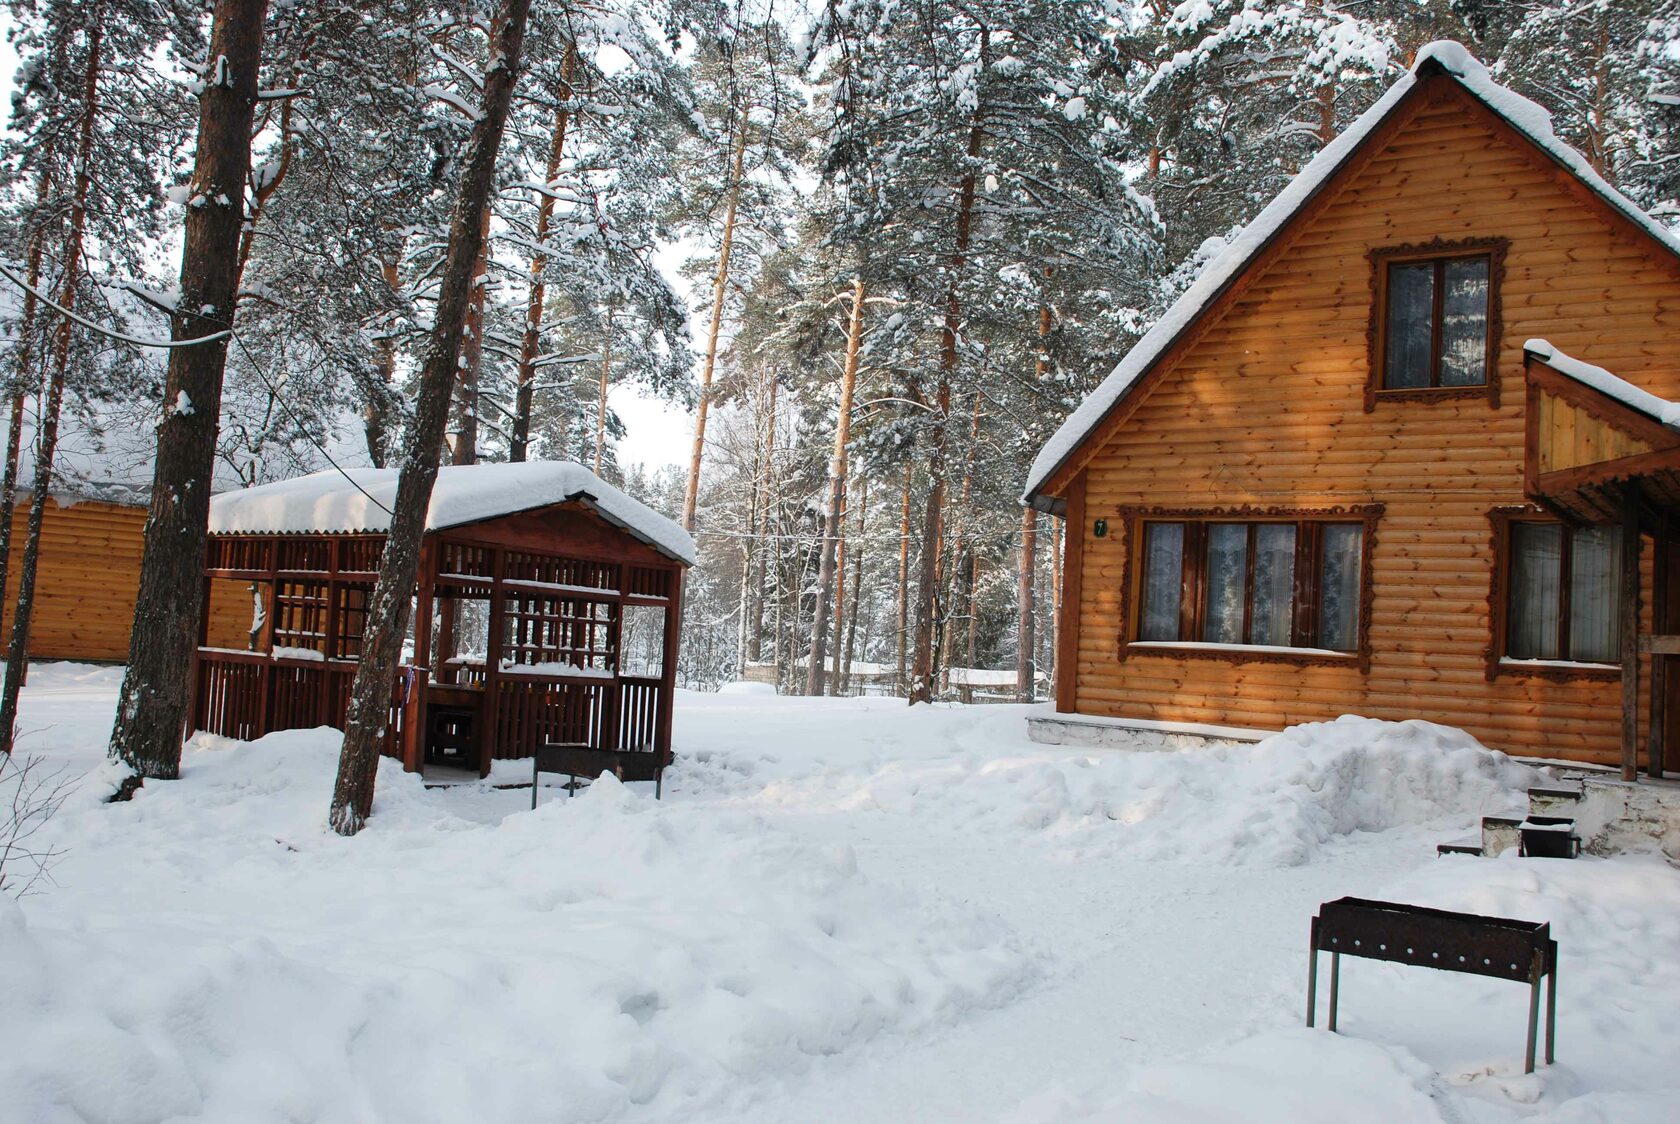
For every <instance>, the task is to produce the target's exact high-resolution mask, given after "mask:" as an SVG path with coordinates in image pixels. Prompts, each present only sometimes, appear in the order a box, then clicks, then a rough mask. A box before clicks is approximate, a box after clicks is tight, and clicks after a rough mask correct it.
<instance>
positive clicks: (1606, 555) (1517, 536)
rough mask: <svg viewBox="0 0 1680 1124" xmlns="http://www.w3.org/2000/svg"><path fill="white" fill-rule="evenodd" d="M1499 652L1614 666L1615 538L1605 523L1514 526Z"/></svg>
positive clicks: (1617, 622)
mask: <svg viewBox="0 0 1680 1124" xmlns="http://www.w3.org/2000/svg"><path fill="white" fill-rule="evenodd" d="M1509 554H1510V558H1509V561H1508V566H1509V569H1508V570H1507V575H1508V580H1507V583H1506V585H1507V590H1508V592H1507V600H1506V606H1505V655H1506V656H1507V657H1508V658H1510V659H1514V660H1569V661H1573V662H1578V663H1615V662H1616V661H1617V660H1618V659H1620V657H1621V619H1620V613H1619V609H1618V606H1619V604H1620V602H1621V572H1622V562H1621V559H1622V549H1621V536H1620V535H1619V533H1618V532H1617V529H1616V528H1614V527H1610V526H1596V527H1578V528H1577V527H1569V526H1566V525H1564V524H1562V523H1547V522H1537V521H1523V522H1513V523H1512V524H1511V528H1510V536H1509Z"/></svg>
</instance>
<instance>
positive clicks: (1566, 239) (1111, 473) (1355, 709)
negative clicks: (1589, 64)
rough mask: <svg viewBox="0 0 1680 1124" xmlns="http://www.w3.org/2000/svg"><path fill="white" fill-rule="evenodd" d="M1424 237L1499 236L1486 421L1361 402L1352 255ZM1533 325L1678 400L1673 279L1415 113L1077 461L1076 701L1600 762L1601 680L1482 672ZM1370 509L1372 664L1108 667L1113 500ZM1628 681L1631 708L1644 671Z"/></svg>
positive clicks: (1363, 264)
mask: <svg viewBox="0 0 1680 1124" xmlns="http://www.w3.org/2000/svg"><path fill="white" fill-rule="evenodd" d="M1436 238H1440V239H1449V240H1457V239H1469V238H1507V239H1509V240H1510V249H1509V252H1508V255H1507V258H1506V263H1505V277H1504V282H1503V286H1502V296H1503V300H1502V302H1501V303H1502V309H1503V310H1502V320H1503V330H1502V334H1501V338H1500V341H1499V342H1500V347H1499V361H1498V362H1499V373H1500V377H1501V382H1502V385H1501V408H1500V409H1498V410H1494V409H1492V408H1491V407H1490V406H1489V405H1488V403H1487V402H1486V400H1485V399H1459V400H1448V401H1435V402H1419V401H1404V402H1384V401H1379V402H1378V403H1377V405H1376V408H1375V411H1374V412H1372V413H1367V412H1366V411H1365V408H1364V391H1365V381H1366V369H1367V340H1366V332H1367V328H1368V326H1369V320H1370V313H1371V272H1370V263H1369V261H1368V260H1367V258H1366V254H1367V253H1368V252H1369V251H1370V250H1372V249H1374V248H1378V247H1384V246H1394V245H1399V244H1405V243H1421V242H1428V241H1430V240H1432V239H1436ZM1532 336H1545V337H1547V338H1549V339H1550V340H1551V341H1552V343H1554V344H1555V345H1557V346H1558V347H1559V348H1561V349H1562V350H1563V351H1565V352H1567V353H1569V354H1571V355H1576V356H1579V357H1581V358H1583V359H1586V360H1587V361H1589V362H1592V363H1596V364H1599V365H1601V366H1604V367H1607V368H1609V369H1610V370H1612V371H1615V372H1616V373H1618V374H1620V375H1622V376H1624V377H1627V378H1630V379H1633V380H1635V381H1637V382H1639V383H1640V384H1641V385H1643V386H1646V387H1648V388H1649V389H1651V390H1652V391H1654V392H1655V393H1657V394H1661V395H1664V396H1667V397H1680V268H1676V265H1675V263H1674V262H1673V261H1672V260H1671V259H1668V258H1667V257H1665V256H1663V255H1661V254H1660V253H1659V252H1658V251H1656V250H1655V249H1654V248H1652V247H1650V246H1648V245H1646V244H1645V243H1644V242H1643V241H1642V240H1641V239H1639V238H1637V237H1635V236H1632V235H1631V234H1629V233H1627V232H1625V231H1624V230H1622V229H1621V228H1619V227H1616V226H1613V225H1612V224H1611V223H1610V222H1609V221H1608V220H1607V219H1606V218H1604V217H1603V216H1602V215H1601V214H1599V213H1598V212H1596V211H1595V210H1593V209H1591V208H1588V207H1586V206H1584V205H1583V204H1582V203H1581V202H1580V201H1579V200H1578V199H1577V198H1576V197H1574V196H1573V195H1571V194H1570V193H1569V192H1568V191H1567V190H1566V189H1564V188H1563V187H1562V186H1560V185H1559V183H1558V182H1557V180H1556V178H1555V176H1554V175H1553V174H1551V173H1550V172H1548V171H1547V170H1546V169H1544V168H1543V167H1541V166H1539V165H1537V164H1536V162H1535V161H1534V160H1533V159H1532V158H1531V157H1528V156H1526V155H1524V154H1523V153H1521V152H1519V151H1517V150H1516V149H1514V148H1513V147H1511V146H1510V145H1508V144H1507V143H1506V142H1505V141H1504V140H1502V139H1500V138H1499V137H1497V136H1495V135H1494V134H1493V133H1492V132H1491V131H1490V130H1488V129H1487V128H1486V127H1484V126H1483V125H1481V124H1480V123H1479V122H1477V121H1476V120H1475V119H1473V118H1471V117H1469V116H1468V115H1466V114H1465V113H1464V112H1463V111H1462V110H1461V109H1459V108H1458V107H1457V106H1455V105H1454V104H1452V103H1450V102H1449V103H1447V104H1444V105H1440V106H1433V107H1427V108H1425V109H1424V110H1423V111H1422V113H1421V114H1420V115H1419V117H1418V118H1417V119H1416V120H1415V121H1414V122H1413V123H1412V124H1411V125H1410V126H1409V127H1408V128H1407V129H1406V130H1405V131H1403V132H1402V133H1401V134H1399V136H1398V137H1397V138H1396V139H1395V141H1394V142H1393V143H1392V144H1391V145H1390V146H1389V147H1388V148H1387V149H1386V150H1385V151H1384V152H1382V153H1379V154H1377V155H1376V157H1375V158H1374V159H1373V160H1372V161H1371V162H1370V163H1369V164H1368V165H1367V166H1366V167H1365V168H1364V169H1363V171H1362V172H1361V173H1360V174H1359V175H1358V176H1357V177H1356V178H1355V179H1353V180H1352V181H1350V183H1349V184H1348V186H1347V187H1346V188H1345V189H1344V190H1343V191H1342V192H1341V194H1340V195H1338V196H1337V197H1336V198H1335V200H1334V201H1332V202H1331V203H1330V205H1329V206H1328V207H1327V208H1326V209H1325V210H1324V211H1323V212H1322V213H1321V214H1320V215H1319V217H1318V218H1317V219H1316V220H1315V221H1313V222H1312V223H1311V224H1310V225H1309V226H1308V227H1307V228H1306V229H1304V230H1303V231H1301V232H1300V233H1299V234H1298V235H1297V236H1296V237H1295V238H1294V240H1293V243H1292V244H1291V245H1290V246H1289V247H1288V248H1287V250H1286V252H1285V253H1284V254H1283V255H1282V257H1280V258H1279V260H1278V262H1277V264H1276V265H1275V266H1274V267H1273V268H1272V269H1271V270H1270V271H1269V272H1268V273H1267V275H1265V276H1263V277H1260V278H1257V279H1255V282H1254V284H1253V285H1252V287H1250V288H1249V289H1248V290H1247V291H1246V292H1245V293H1244V294H1243V296H1242V298H1241V299H1240V300H1239V301H1238V302H1236V303H1235V304H1234V305H1233V306H1232V308H1231V309H1230V310H1229V311H1228V312H1227V314H1226V315H1225V316H1224V318H1223V319H1222V321H1221V322H1220V323H1219V324H1217V325H1215V326H1214V327H1213V328H1212V329H1211V330H1210V331H1209V332H1208V333H1207V335H1206V336H1205V337H1204V338H1203V339H1202V340H1201V342H1200V343H1199V344H1198V345H1197V346H1196V347H1195V348H1194V349H1192V350H1191V351H1190V352H1189V353H1188V354H1187V355H1186V356H1185V358H1184V359H1183V361H1182V362H1181V363H1180V364H1179V365H1178V366H1177V368H1176V369H1175V370H1173V371H1171V372H1169V373H1168V374H1167V376H1166V377H1165V379H1164V380H1163V381H1162V382H1161V384H1160V385H1159V386H1158V387H1157V388H1156V389H1155V391H1154V392H1153V393H1152V394H1151V395H1150V396H1149V398H1148V399H1147V400H1146V401H1145V402H1144V403H1143V404H1142V405H1141V406H1140V407H1139V408H1138V410H1137V412H1136V414H1134V415H1133V417H1132V419H1131V421H1130V422H1129V423H1128V424H1127V425H1125V426H1124V427H1123V428H1122V430H1121V432H1120V433H1119V434H1118V435H1117V436H1116V438H1115V439H1114V440H1113V441H1111V442H1110V443H1109V445H1108V446H1107V447H1106V448H1105V449H1104V450H1103V451H1102V452H1100V453H1099V454H1098V455H1097V456H1096V457H1095V458H1094V459H1093V460H1092V461H1091V462H1090V464H1089V466H1088V468H1087V470H1086V472H1087V499H1086V504H1087V510H1086V518H1085V521H1084V524H1085V525H1084V526H1083V527H1082V528H1079V529H1077V530H1078V533H1080V534H1082V535H1083V536H1084V552H1083V559H1084V568H1083V582H1082V585H1081V590H1082V594H1081V599H1080V604H1079V616H1080V634H1079V643H1078V671H1077V675H1078V680H1077V698H1076V707H1077V709H1078V710H1079V711H1080V712H1082V713H1088V714H1102V715H1113V716H1122V717H1136V718H1147V719H1155V720H1168V721H1185V722H1204V723H1215V724H1220V725H1230V726H1247V727H1261V728H1274V729H1275V728H1280V727H1282V726H1285V725H1289V724H1291V723H1295V722H1303V721H1312V720H1318V719H1327V718H1334V717H1336V716H1337V715H1340V714H1349V713H1355V714H1364V715H1369V716H1371V717H1374V718H1387V719H1405V718H1427V719H1431V720H1434V721H1438V722H1445V723H1449V724H1452V725H1456V726H1462V727H1464V728H1465V729H1467V730H1469V731H1470V732H1471V733H1472V734H1474V735H1475V736H1476V737H1478V738H1480V739H1481V740H1482V741H1483V742H1484V743H1486V744H1488V745H1490V746H1495V747H1497V748H1500V749H1505V750H1508V751H1510V752H1513V753H1532V754H1541V755H1545V756H1560V757H1568V758H1574V759H1579V760H1586V761H1596V762H1601V763H1604V764H1614V763H1616V762H1618V761H1619V760H1620V757H1619V752H1620V751H1619V734H1620V725H1619V724H1620V690H1621V687H1620V684H1619V682H1617V681H1616V680H1615V679H1610V680H1607V681H1606V680H1598V681H1591V680H1575V681H1570V682H1558V681H1555V680H1551V679H1543V678H1538V677H1535V676H1531V675H1517V674H1501V675H1500V676H1499V677H1498V679H1497V680H1496V681H1495V682H1492V683H1490V682H1488V681H1487V678H1486V673H1485V658H1486V651H1487V648H1488V645H1489V643H1490V636H1491V621H1490V620H1489V614H1488V604H1487V597H1488V582H1489V575H1490V570H1491V567H1492V563H1493V559H1492V557H1491V554H1490V550H1489V534H1490V528H1489V523H1488V511H1489V509H1491V508H1493V507H1495V506H1499V505H1504V504H1516V503H1521V502H1522V500H1523V495H1522V445H1523V417H1522V410H1523V393H1522V380H1523V355H1522V344H1523V341H1524V340H1525V339H1528V338H1530V337H1532ZM1370 502H1380V503H1383V504H1384V505H1386V514H1385V515H1384V517H1383V519H1382V521H1381V524H1380V526H1379V530H1378V535H1377V544H1376V552H1375V558H1374V566H1373V572H1374V575H1375V582H1376V592H1375V602H1374V605H1373V608H1372V619H1371V648H1372V660H1371V669H1370V671H1369V673H1366V674H1361V673H1360V672H1359V671H1358V670H1357V669H1356V668H1352V667H1317V666H1315V667H1297V666H1293V665H1288V664H1277V663H1259V662H1249V663H1237V662H1226V661H1224V660H1217V659H1202V658H1196V659H1187V658H1182V657H1174V656H1169V655H1158V654H1157V655H1143V654H1139V653H1133V654H1131V655H1129V656H1128V657H1127V658H1126V659H1125V660H1123V661H1122V660H1121V659H1119V658H1118V649H1119V645H1120V639H1121V638H1120V635H1119V620H1120V613H1121V608H1122V603H1123V602H1122V599H1123V592H1124V591H1123V590H1122V589H1121V581H1122V570H1123V568H1124V558H1125V551H1126V550H1127V549H1128V545H1129V544H1128V543H1127V542H1126V535H1125V530H1124V526H1123V524H1122V523H1121V521H1120V519H1119V515H1120V510H1121V508H1122V507H1123V506H1125V505H1135V504H1144V505H1150V506H1163V507H1204V506H1206V507H1211V506H1235V505H1253V506H1257V507H1273V506H1288V507H1318V506H1331V505H1346V504H1358V503H1370ZM1098 518H1107V519H1108V520H1109V526H1110V528H1112V530H1111V533H1110V534H1109V536H1108V537H1106V538H1102V539H1098V538H1094V537H1092V535H1091V524H1092V522H1093V521H1094V520H1096V519H1098ZM1649 547H1650V544H1649V542H1647V543H1646V550H1645V554H1644V566H1643V572H1644V575H1645V578H1644V585H1645V589H1646V596H1645V598H1644V605H1645V609H1644V614H1643V615H1644V618H1645V620H1646V627H1649V595H1648V591H1649V588H1650V549H1649ZM1640 683H1641V688H1642V695H1643V694H1644V693H1645V692H1644V688H1645V687H1646V685H1647V684H1648V683H1649V667H1648V666H1647V667H1646V668H1645V670H1644V671H1643V672H1642V674H1641V680H1640ZM1644 713H1645V711H1644V704H1643V703H1642V704H1641V716H1642V717H1643V715H1644ZM1643 738H1644V734H1643V732H1642V733H1641V743H1642V744H1643Z"/></svg>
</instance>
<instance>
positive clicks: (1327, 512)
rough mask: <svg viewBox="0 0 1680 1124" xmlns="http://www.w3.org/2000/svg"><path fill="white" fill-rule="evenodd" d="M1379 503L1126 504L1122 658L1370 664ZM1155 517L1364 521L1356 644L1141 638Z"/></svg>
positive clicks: (1214, 520) (1365, 669)
mask: <svg viewBox="0 0 1680 1124" xmlns="http://www.w3.org/2000/svg"><path fill="white" fill-rule="evenodd" d="M1383 510H1384V507H1383V505H1382V504H1380V503H1369V504H1348V505H1344V506H1334V507H1256V506H1238V507H1150V506H1143V505H1138V506H1130V505H1128V506H1122V507H1121V508H1120V509H1119V515H1120V522H1121V525H1122V527H1123V528H1124V533H1125V536H1126V539H1125V551H1124V555H1123V558H1122V562H1121V579H1120V581H1121V593H1122V596H1121V598H1120V621H1119V625H1120V627H1119V643H1118V648H1119V650H1118V652H1117V656H1118V658H1119V659H1120V660H1121V661H1125V660H1127V659H1132V658H1137V657H1140V656H1161V657H1165V658H1168V659H1179V658H1183V659H1199V660H1214V661H1217V662H1222V663H1237V664H1241V663H1281V664H1291V665H1294V666H1297V667H1351V668H1357V669H1358V670H1359V671H1360V672H1361V673H1364V672H1368V671H1370V669H1371V604H1372V601H1373V600H1374V598H1375V595H1376V580H1375V575H1374V572H1373V567H1372V560H1373V558H1374V557H1375V552H1376V544H1377V524H1378V523H1379V522H1380V520H1381V518H1382V515H1383ZM1150 522H1185V523H1359V524H1361V526H1362V530H1363V534H1362V536H1361V543H1360V560H1359V620H1358V623H1357V626H1356V627H1357V635H1358V641H1357V646H1356V647H1355V649H1354V650H1353V651H1350V652H1327V651H1323V650H1319V649H1311V648H1303V649H1300V650H1298V651H1288V650H1280V649H1269V648H1259V647H1252V646H1248V645H1230V646H1211V645H1210V646H1198V645H1194V644H1190V645H1186V646H1183V647H1180V646H1176V645H1165V644H1159V643H1156V642H1150V641H1146V640H1139V639H1138V638H1137V633H1138V628H1139V627H1140V625H1141V619H1142V613H1141V606H1142V596H1143V538H1144V536H1143V525H1144V524H1145V523H1150Z"/></svg>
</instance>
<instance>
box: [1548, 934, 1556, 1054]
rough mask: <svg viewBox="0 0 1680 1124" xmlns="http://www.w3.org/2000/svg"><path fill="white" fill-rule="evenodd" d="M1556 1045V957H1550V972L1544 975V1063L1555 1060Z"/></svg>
mask: <svg viewBox="0 0 1680 1124" xmlns="http://www.w3.org/2000/svg"><path fill="white" fill-rule="evenodd" d="M1556 1045H1557V959H1556V957H1554V958H1553V959H1552V971H1551V974H1550V975H1548V976H1547V977H1546V1064H1547V1065H1551V1064H1552V1063H1553V1062H1554V1061H1556V1060H1557V1059H1556V1057H1555V1055H1554V1053H1553V1047H1555V1046H1556Z"/></svg>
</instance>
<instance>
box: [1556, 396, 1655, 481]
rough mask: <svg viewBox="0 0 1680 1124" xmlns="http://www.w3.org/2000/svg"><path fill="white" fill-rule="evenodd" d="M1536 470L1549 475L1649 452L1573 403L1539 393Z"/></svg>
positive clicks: (1646, 444) (1648, 445) (1644, 444)
mask: <svg viewBox="0 0 1680 1124" xmlns="http://www.w3.org/2000/svg"><path fill="white" fill-rule="evenodd" d="M1539 433H1540V444H1539V448H1538V450H1537V451H1538V453H1539V458H1538V461H1539V470H1540V471H1541V472H1551V471H1553V470H1555V469H1561V468H1575V467H1576V466H1578V465H1586V464H1598V463H1599V462H1600V461H1610V460H1617V459H1618V458H1621V457H1631V456H1635V455H1637V454H1639V453H1648V452H1650V451H1651V443H1650V442H1649V441H1641V440H1640V439H1639V438H1637V437H1634V436H1633V435H1632V434H1629V433H1625V432H1623V431H1622V430H1620V429H1617V428H1616V427H1614V426H1612V425H1611V424H1610V423H1608V422H1606V421H1604V420H1602V419H1600V418H1595V417H1593V416H1592V415H1591V414H1589V413H1587V411H1585V410H1583V409H1581V408H1580V407H1579V406H1577V405H1575V404H1574V403H1572V402H1566V401H1564V400H1563V399H1561V398H1558V397H1557V396H1555V395H1552V394H1547V393H1546V392H1544V391H1541V393H1540V430H1539Z"/></svg>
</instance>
